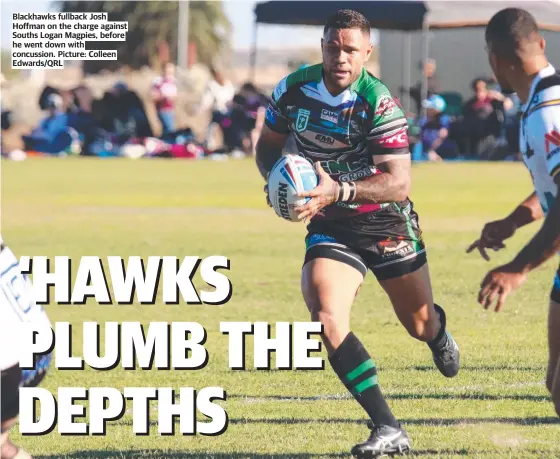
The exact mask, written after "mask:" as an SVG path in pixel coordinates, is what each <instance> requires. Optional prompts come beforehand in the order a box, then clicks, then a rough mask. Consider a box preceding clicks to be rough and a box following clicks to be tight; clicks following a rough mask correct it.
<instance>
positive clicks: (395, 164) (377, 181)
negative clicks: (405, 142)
mask: <svg viewBox="0 0 560 459" xmlns="http://www.w3.org/2000/svg"><path fill="white" fill-rule="evenodd" d="M376 167H377V168H378V169H379V170H381V171H382V172H383V173H382V174H378V175H374V176H373V177H369V178H367V179H365V180H360V181H359V182H356V198H355V199H354V202H360V203H372V202H374V203H384V202H395V201H404V200H405V199H406V198H407V197H408V193H409V191H410V155H409V154H408V151H407V154H403V155H400V154H399V155H392V159H389V160H388V161H384V162H382V163H380V164H377V165H376Z"/></svg>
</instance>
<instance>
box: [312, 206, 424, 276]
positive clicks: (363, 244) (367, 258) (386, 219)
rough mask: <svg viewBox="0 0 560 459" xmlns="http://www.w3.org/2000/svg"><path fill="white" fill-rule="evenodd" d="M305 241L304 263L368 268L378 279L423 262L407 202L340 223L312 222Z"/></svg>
mask: <svg viewBox="0 0 560 459" xmlns="http://www.w3.org/2000/svg"><path fill="white" fill-rule="evenodd" d="M307 230H308V235H307V237H306V238H305V243H306V253H305V261H304V266H305V263H307V262H308V261H311V260H313V259H315V258H329V259H332V260H337V261H340V262H343V263H346V264H348V265H350V266H352V267H354V268H356V269H357V270H358V271H360V273H362V275H363V276H365V275H366V273H367V270H368V269H370V270H371V271H372V272H373V274H374V275H375V277H377V279H378V280H387V279H392V278H395V277H400V276H403V275H405V274H409V273H412V272H414V271H416V270H417V269H419V268H421V267H422V266H423V265H424V264H425V263H426V247H425V246H424V242H423V240H422V232H421V230H420V226H419V224H418V215H417V214H416V212H415V211H414V206H413V204H412V202H410V201H404V202H401V203H392V204H389V205H387V206H386V207H385V208H383V209H381V210H378V211H376V212H369V213H366V214H363V215H358V216H357V217H352V218H346V219H340V220H314V221H312V222H311V223H310V224H309V225H308V226H307Z"/></svg>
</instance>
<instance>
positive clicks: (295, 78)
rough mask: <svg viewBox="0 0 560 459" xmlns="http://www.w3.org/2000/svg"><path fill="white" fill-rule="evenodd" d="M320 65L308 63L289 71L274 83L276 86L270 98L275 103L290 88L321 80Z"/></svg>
mask: <svg viewBox="0 0 560 459" xmlns="http://www.w3.org/2000/svg"><path fill="white" fill-rule="evenodd" d="M322 67H323V64H316V65H310V66H307V67H304V68H301V69H299V70H296V71H295V72H293V73H290V74H289V75H288V76H287V77H285V78H283V79H282V80H281V81H280V83H278V84H277V85H276V88H274V91H273V93H272V100H273V101H274V102H276V103H277V102H278V101H279V100H280V99H281V98H282V96H284V94H286V93H287V92H288V91H289V90H290V88H293V87H295V86H298V85H300V84H303V83H307V82H310V81H317V82H319V81H321V78H322Z"/></svg>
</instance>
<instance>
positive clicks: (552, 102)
mask: <svg viewBox="0 0 560 459" xmlns="http://www.w3.org/2000/svg"><path fill="white" fill-rule="evenodd" d="M556 105H560V99H554V100H547V101H545V102H541V103H540V104H537V105H535V106H534V107H533V108H531V110H529V111H528V112H527V116H529V115H531V114H532V113H534V112H536V111H537V110H539V109H541V108H544V107H554V106H556Z"/></svg>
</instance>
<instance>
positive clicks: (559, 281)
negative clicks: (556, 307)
mask: <svg viewBox="0 0 560 459" xmlns="http://www.w3.org/2000/svg"><path fill="white" fill-rule="evenodd" d="M550 299H551V300H552V301H555V302H556V303H559V304H560V266H558V271H556V277H555V278H554V284H553V285H552V291H551V292H550Z"/></svg>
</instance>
